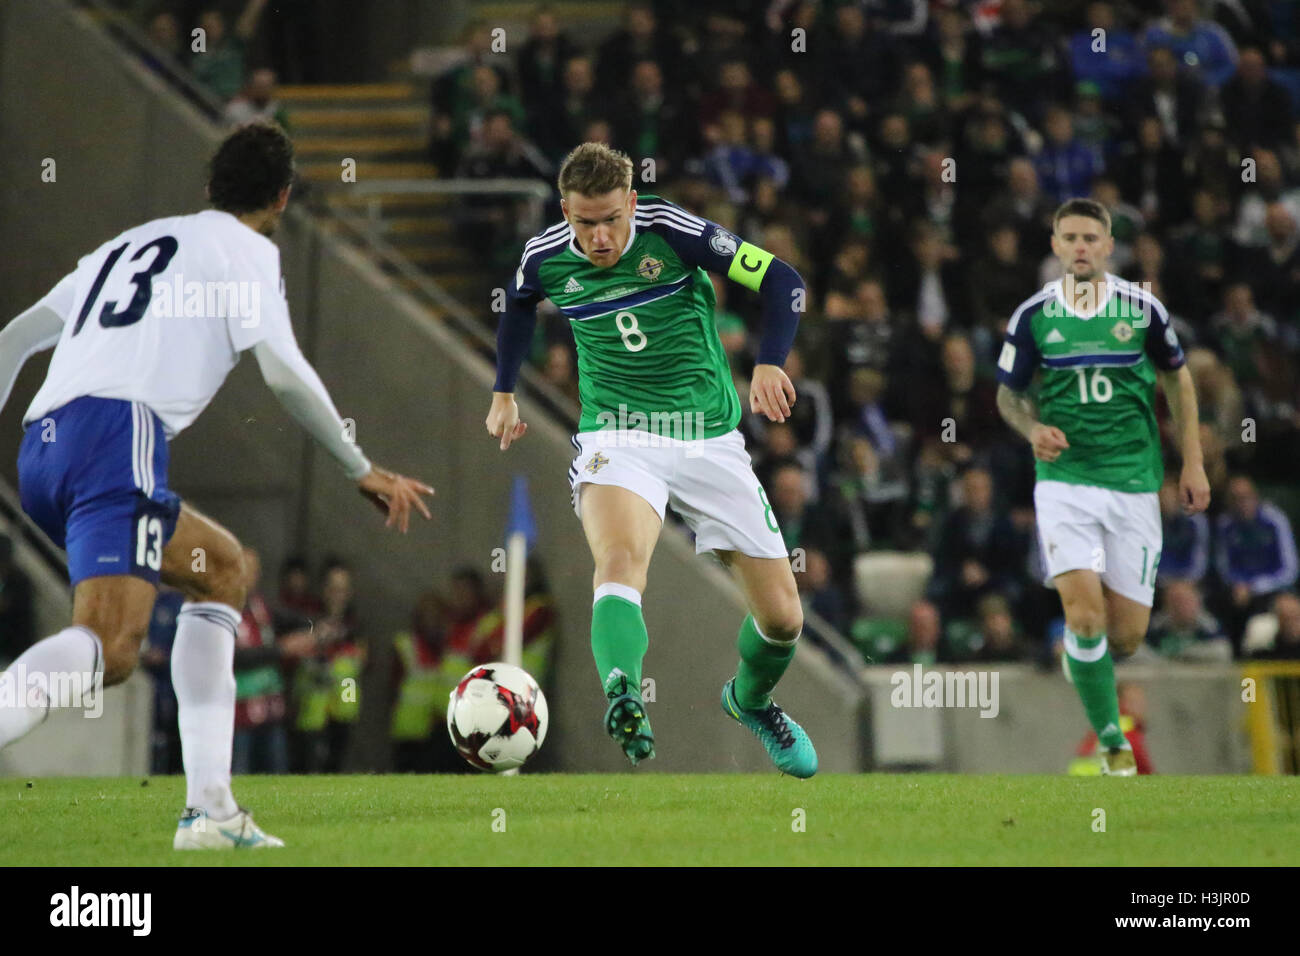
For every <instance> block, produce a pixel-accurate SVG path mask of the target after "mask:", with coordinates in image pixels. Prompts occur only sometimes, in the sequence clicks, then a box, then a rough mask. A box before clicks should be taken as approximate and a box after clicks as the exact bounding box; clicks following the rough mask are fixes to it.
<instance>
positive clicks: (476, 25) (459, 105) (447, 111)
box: [429, 20, 523, 176]
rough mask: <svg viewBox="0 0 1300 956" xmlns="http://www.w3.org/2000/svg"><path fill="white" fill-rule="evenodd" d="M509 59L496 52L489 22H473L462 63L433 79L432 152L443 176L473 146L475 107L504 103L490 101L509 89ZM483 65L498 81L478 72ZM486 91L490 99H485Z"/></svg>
mask: <svg viewBox="0 0 1300 956" xmlns="http://www.w3.org/2000/svg"><path fill="white" fill-rule="evenodd" d="M505 62H506V60H505V58H504V57H502V56H500V55H498V54H496V53H494V52H493V51H492V30H491V28H490V27H489V26H488V24H486V23H484V22H483V21H481V20H472V21H470V22H469V24H467V25H466V27H465V30H464V33H463V34H462V36H461V44H460V56H459V57H458V62H457V63H456V64H455V65H454V66H452V67H451V68H449V69H447V70H446V71H444V72H443V73H442V74H440V75H439V76H438V77H437V78H436V79H435V80H434V81H433V135H432V138H431V140H430V146H429V151H430V155H431V158H432V159H433V162H434V163H435V164H436V165H437V166H438V167H439V170H440V172H441V174H442V175H444V176H446V175H449V174H450V172H451V170H454V169H455V168H456V164H457V163H458V162H460V157H461V153H462V152H463V151H464V149H465V148H466V147H467V146H468V145H469V143H468V141H467V139H466V137H467V133H468V124H466V122H465V117H466V116H467V115H468V114H469V113H470V112H471V111H472V110H474V109H478V110H479V111H480V113H482V112H486V111H487V110H489V109H491V108H492V107H493V106H495V105H503V104H499V103H493V102H490V100H491V98H493V97H495V96H496V95H497V94H499V93H501V91H503V90H506V89H508V88H509V83H510V76H509V74H508V73H507V71H506V69H505V66H504V64H505ZM480 67H487V68H488V69H490V70H492V71H493V72H494V73H495V74H496V76H497V81H496V83H495V84H492V83H491V82H490V81H489V80H487V79H486V78H484V77H483V76H482V75H481V74H479V73H478V69H479V68H480ZM485 94H486V95H488V97H489V102H484V101H483V97H484V95H485ZM506 105H507V106H508V107H509V105H510V104H506ZM522 108H523V107H522V106H520V107H519V109H520V110H522Z"/></svg>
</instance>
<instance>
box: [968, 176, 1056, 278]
mask: <svg viewBox="0 0 1300 956" xmlns="http://www.w3.org/2000/svg"><path fill="white" fill-rule="evenodd" d="M1055 212H1056V204H1055V203H1053V202H1052V200H1051V199H1050V198H1049V197H1047V196H1046V195H1044V194H1043V190H1042V187H1041V186H1040V185H1039V183H1038V171H1037V170H1036V169H1035V168H1034V164H1033V162H1032V161H1031V160H1028V159H1024V158H1019V159H1013V160H1012V161H1011V163H1010V165H1009V166H1008V167H1007V187H1006V189H1004V190H1002V191H1001V192H1000V193H999V194H998V195H995V196H994V198H993V200H992V202H990V203H989V205H988V206H987V208H986V209H985V210H984V219H985V221H988V222H1009V223H1011V224H1012V225H1014V226H1015V227H1016V229H1017V230H1018V231H1019V232H1020V248H1021V249H1024V250H1025V251H1026V252H1027V253H1028V254H1030V255H1033V254H1034V253H1035V251H1036V250H1039V249H1047V248H1048V240H1049V239H1050V237H1051V235H1052V216H1053V215H1054V214H1055Z"/></svg>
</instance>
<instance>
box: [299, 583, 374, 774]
mask: <svg viewBox="0 0 1300 956" xmlns="http://www.w3.org/2000/svg"><path fill="white" fill-rule="evenodd" d="M353 597H354V592H353V584H352V570H351V568H349V567H348V566H347V565H346V564H344V563H343V562H342V561H339V560H337V559H330V560H327V561H326V563H325V571H324V574H323V575H322V585H321V616H320V618H319V619H318V620H316V621H315V622H314V628H313V633H314V634H315V637H316V653H315V654H314V655H313V656H311V657H306V658H303V659H302V660H301V661H299V662H298V667H297V672H296V673H295V675H294V684H293V698H294V703H295V705H296V706H295V711H296V713H295V718H294V733H293V735H292V737H291V747H292V749H293V750H294V751H295V754H296V757H295V760H294V765H295V766H296V767H297V768H298V772H302V773H338V772H339V771H340V769H341V768H342V767H343V765H344V762H345V760H346V757H347V749H348V744H349V742H350V740H351V738H352V731H353V729H354V727H355V726H356V723H357V719H358V717H359V716H360V684H361V667H362V664H363V662H364V658H365V647H364V645H363V643H362V641H361V632H360V627H359V625H358V621H357V616H356V612H355V610H354V609H353Z"/></svg>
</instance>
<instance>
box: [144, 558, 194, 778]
mask: <svg viewBox="0 0 1300 956" xmlns="http://www.w3.org/2000/svg"><path fill="white" fill-rule="evenodd" d="M184 603H185V595H184V594H182V593H181V592H180V591H178V590H176V589H175V588H172V587H168V586H167V585H166V584H160V585H159V586H158V598H157V600H155V601H154V605H153V613H152V614H151V615H150V617H149V633H148V634H147V635H145V640H144V645H143V646H142V647H141V648H140V665H141V666H142V667H143V668H144V669H145V670H147V671H148V672H149V676H150V677H152V678H153V727H152V729H151V731H150V734H149V772H150V773H153V774H173V773H182V772H184V769H185V768H184V765H183V764H182V761H181V731H180V726H179V724H178V723H177V707H176V689H175V688H174V687H173V686H172V646H173V645H174V644H175V643H176V616H177V615H178V614H180V612H181V605H182V604H184Z"/></svg>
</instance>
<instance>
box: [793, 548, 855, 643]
mask: <svg viewBox="0 0 1300 956" xmlns="http://www.w3.org/2000/svg"><path fill="white" fill-rule="evenodd" d="M800 557H802V559H803V560H802V562H801V561H800V560H799V559H800ZM801 564H802V567H801ZM793 567H794V569H795V576H794V578H795V582H796V584H797V585H798V588H799V600H800V602H801V603H802V604H803V607H804V611H805V612H811V613H813V614H816V615H817V616H819V617H820V618H821V619H822V620H824V621H825V622H826V623H827V624H829V625H830V626H831V627H833V628H834V629H835V630H836V631H841V632H842V631H844V630H846V629H847V627H848V621H849V604H848V601H847V600H846V598H845V597H844V593H843V592H842V591H841V590H840V589H839V587H838V586H837V585H836V584H835V581H834V578H833V577H832V576H831V563H830V561H829V560H828V559H827V557H826V555H824V554H822V552H820V551H818V550H817V549H816V548H810V549H808V550H806V551H805V552H804V553H803V554H802V555H796V556H795V559H794V561H793ZM804 630H805V631H806V632H807V633H808V634H811V635H812V636H813V637H814V638H816V639H818V640H820V641H822V642H823V643H825V639H824V638H823V637H822V635H821V634H820V633H819V632H818V630H817V628H816V626H815V625H813V623H812V621H811V620H806V621H805V623H804Z"/></svg>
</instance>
